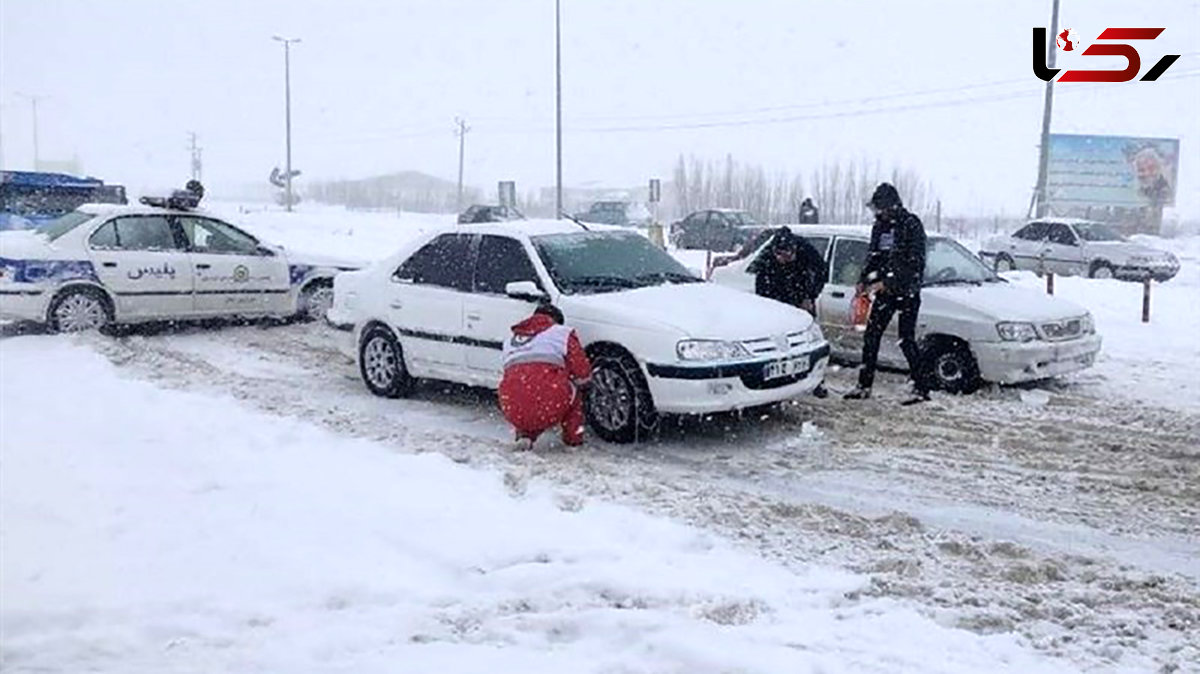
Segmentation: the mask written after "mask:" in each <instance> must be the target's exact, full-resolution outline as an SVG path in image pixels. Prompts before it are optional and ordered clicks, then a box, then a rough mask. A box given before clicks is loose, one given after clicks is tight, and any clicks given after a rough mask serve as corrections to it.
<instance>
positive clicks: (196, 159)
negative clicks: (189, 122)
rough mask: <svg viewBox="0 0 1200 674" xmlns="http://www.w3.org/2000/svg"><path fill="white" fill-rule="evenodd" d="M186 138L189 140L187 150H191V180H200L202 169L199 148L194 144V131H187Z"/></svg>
mask: <svg viewBox="0 0 1200 674" xmlns="http://www.w3.org/2000/svg"><path fill="white" fill-rule="evenodd" d="M188 138H189V139H190V140H191V143H190V145H189V146H188V150H189V151H191V155H192V180H200V177H201V174H202V173H203V170H202V164H201V161H200V153H201V149H200V148H199V147H198V146H197V145H196V132H195V131H192V132H189V133H188Z"/></svg>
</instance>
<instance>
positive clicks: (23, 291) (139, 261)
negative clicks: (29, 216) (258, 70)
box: [0, 204, 353, 331]
mask: <svg viewBox="0 0 1200 674" xmlns="http://www.w3.org/2000/svg"><path fill="white" fill-rule="evenodd" d="M352 268H353V267H351V266H348V265H339V264H336V263H332V262H330V261H317V260H309V259H302V258H297V257H295V256H292V255H291V254H289V253H286V252H284V250H283V249H282V248H279V247H276V246H269V245H266V244H264V243H262V242H260V241H259V240H258V239H256V238H254V237H253V236H251V235H250V234H247V233H246V232H244V231H242V230H240V229H238V228H237V227H234V226H233V225H231V224H229V223H227V222H224V221H222V220H220V219H218V218H216V217H213V216H211V215H207V214H205V213H204V212H202V211H193V210H180V209H168V208H157V207H152V206H113V205H100V204H89V205H85V206H82V207H80V208H79V209H78V210H76V211H73V212H71V213H68V214H66V215H64V216H63V217H61V218H59V219H58V220H56V221H54V222H52V223H49V224H47V225H46V226H44V227H42V228H41V229H38V230H34V231H14V232H2V233H0V318H3V319H9V320H20V321H33V322H37V323H44V324H47V325H49V326H50V328H51V329H54V330H63V331H73V330H87V329H95V328H103V327H106V326H108V325H109V324H112V323H137V322H147V321H160V320H171V319H195V318H207V317H219V316H245V317H255V316H280V317H283V316H292V315H296V314H302V315H312V316H314V317H316V316H319V315H322V314H323V313H324V311H325V310H326V309H327V308H328V306H329V305H330V304H331V303H332V300H333V298H332V287H333V277H334V276H335V275H336V274H337V273H338V272H339V271H341V270H344V269H352Z"/></svg>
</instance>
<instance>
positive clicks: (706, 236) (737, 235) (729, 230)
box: [671, 208, 763, 252]
mask: <svg viewBox="0 0 1200 674" xmlns="http://www.w3.org/2000/svg"><path fill="white" fill-rule="evenodd" d="M762 230H763V225H760V224H758V222H757V221H755V219H754V216H753V215H750V214H749V213H747V212H746V211H738V210H733V209H728V208H715V209H708V210H703V211H696V212H695V213H692V214H690V215H688V216H687V217H686V218H684V219H683V220H680V221H678V222H675V223H672V225H671V243H672V244H673V245H674V246H675V247H676V248H681V249H685V250H711V251H714V252H732V251H736V250H737V249H738V248H739V247H741V246H742V245H744V244H745V243H746V242H747V241H749V240H750V239H752V238H754V236H755V235H756V234H759V233H761V231H762Z"/></svg>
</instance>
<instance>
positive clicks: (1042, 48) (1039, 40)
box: [1033, 28, 1179, 82]
mask: <svg viewBox="0 0 1200 674" xmlns="http://www.w3.org/2000/svg"><path fill="white" fill-rule="evenodd" d="M1164 30H1166V29H1165V28H1105V29H1104V32H1102V33H1100V37H1098V38H1096V39H1097V40H1109V41H1115V40H1153V39H1154V38H1156V37H1158V36H1159V35H1161V34H1162V32H1163V31H1164ZM1055 42H1056V43H1057V44H1058V48H1059V49H1062V50H1063V51H1074V50H1076V49H1077V48H1078V47H1079V40H1077V39H1075V33H1074V31H1073V30H1071V29H1070V28H1068V29H1066V30H1064V31H1062V32H1061V33H1059V34H1058V35H1056V36H1055ZM1082 55H1083V56H1122V57H1124V58H1125V69H1124V70H1068V71H1066V72H1065V73H1063V74H1062V77H1059V78H1058V81H1059V82H1129V81H1130V80H1132V79H1133V78H1135V77H1137V76H1138V73H1139V72H1141V70H1142V57H1141V55H1140V54H1138V50H1137V49H1135V48H1134V47H1133V46H1132V45H1128V44H1124V43H1122V42H1114V43H1113V44H1093V45H1091V46H1089V47H1088V48H1087V49H1084V50H1083V52H1082ZM1177 60H1179V54H1167V55H1166V56H1164V57H1162V58H1160V59H1159V60H1158V62H1157V63H1155V64H1154V66H1153V67H1152V68H1150V70H1149V71H1147V72H1146V74H1145V75H1143V76H1142V78H1141V81H1142V82H1153V81H1154V80H1157V79H1158V78H1159V77H1160V76H1161V75H1162V74H1163V73H1165V72H1167V68H1170V67H1171V64H1172V63H1175V61H1177ZM1059 70H1060V69H1059V68H1049V67H1047V66H1046V29H1045V28H1034V29H1033V74H1034V75H1037V76H1038V78H1039V79H1041V80H1043V81H1046V82H1049V81H1051V80H1053V79H1054V77H1055V76H1056V75H1058V73H1059Z"/></svg>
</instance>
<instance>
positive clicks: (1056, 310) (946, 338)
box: [712, 225, 1101, 393]
mask: <svg viewBox="0 0 1200 674" xmlns="http://www.w3.org/2000/svg"><path fill="white" fill-rule="evenodd" d="M792 231H793V232H795V233H796V234H797V235H798V236H802V237H804V238H805V239H807V240H808V241H809V242H810V243H812V244H813V245H814V246H815V247H816V248H817V250H819V251H821V252H822V253H824V254H825V256H826V260H827V261H828V262H829V280H828V282H827V283H826V285H825V289H824V290H823V291H822V294H821V296H820V297H819V298H818V299H817V317H818V320H819V321H820V323H821V327H822V328H823V329H824V331H825V334H826V335H828V336H829V341H830V344H831V345H832V347H833V353H834V355H835V356H837V357H838V358H840V359H843V360H846V361H850V362H857V361H858V360H860V359H861V357H862V343H863V334H864V333H863V332H862V331H861V330H859V329H858V328H857V327H856V326H854V325H853V321H852V318H851V316H852V313H851V301H852V299H853V297H854V287H855V285H856V284H857V283H858V279H859V274H860V272H861V271H862V267H863V264H864V262H865V261H866V257H867V248H868V245H869V242H870V236H871V230H870V228H869V227H854V226H836V225H834V226H829V225H795V226H792ZM767 245H768V243H767V242H766V241H761V242H759V243H758V246H757V248H756V249H755V250H753V251H746V253H747V254H746V255H743V256H740V257H739V258H738V259H735V260H734V261H732V262H730V263H728V264H726V265H724V266H721V267H718V268H716V269H715V270H714V271H713V273H712V278H713V280H714V281H715V282H717V283H720V284H723V285H727V286H730V287H733V288H739V289H741V290H745V291H748V292H754V271H755V262H756V261H757V260H758V258H759V257H760V256H761V255H762V254H763V252H764V251H765V249H766V247H767ZM897 323H898V321H896V320H893V321H892V323H891V325H890V326H889V331H890V334H891V335H892V337H891V338H885V339H884V341H883V345H882V347H881V348H880V351H879V361H880V363H882V364H885V365H887V366H889V367H895V368H905V367H907V366H906V363H905V360H904V354H903V353H901V351H900V347H899V345H898V339H899V335H898V334H897ZM917 337H918V338H919V339H920V341H921V349H922V352H923V353H924V355H925V358H924V360H925V362H926V363H927V365H928V367H929V371H928V372H927V373H926V374H927V376H928V378H929V379H930V383H931V384H933V385H934V386H935V387H937V388H940V389H942V390H946V391H950V392H955V393H965V392H970V391H973V390H974V389H975V388H977V387H978V386H979V384H980V382H982V381H989V382H995V383H999V384H1015V383H1018V382H1026V381H1036V380H1039V379H1047V378H1050V377H1054V376H1058V375H1062V374H1066V373H1069V372H1075V371H1077V370H1082V369H1085V368H1087V367H1090V366H1091V365H1092V364H1093V363H1094V362H1095V359H1096V354H1097V353H1098V352H1099V351H1100V341H1101V340H1100V337H1099V336H1098V335H1096V331H1095V326H1094V324H1093V322H1092V316H1091V314H1090V313H1088V312H1087V311H1086V310H1085V309H1083V308H1082V307H1079V306H1077V305H1075V304H1072V303H1071V302H1068V301H1066V300H1063V299H1059V298H1057V297H1052V296H1049V295H1046V294H1044V293H1040V292H1038V291H1035V290H1028V289H1024V288H1017V287H1015V286H1012V285H1010V284H1009V283H1008V282H1006V281H1005V280H1004V279H1002V278H1000V277H999V276H997V275H996V274H994V273H993V272H992V271H991V270H990V269H988V268H987V267H986V266H984V264H983V263H982V262H980V261H979V258H977V257H975V256H974V255H972V254H971V253H970V251H968V250H967V249H966V248H964V247H963V246H961V245H960V244H959V243H957V242H956V241H954V240H953V239H950V238H947V237H943V236H939V235H935V234H931V235H929V238H928V252H927V254H926V262H925V285H924V289H923V290H922V292H921V312H920V315H919V318H918V322H917Z"/></svg>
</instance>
